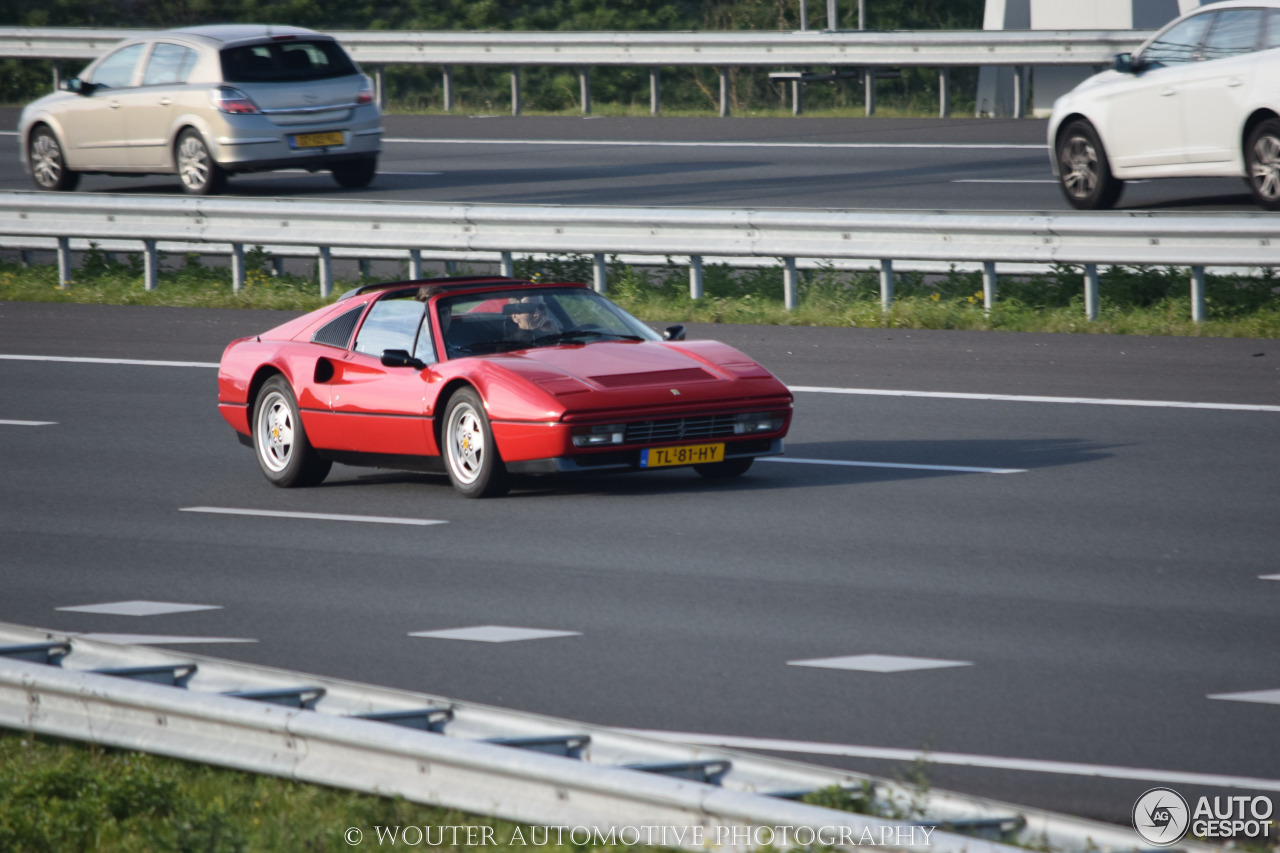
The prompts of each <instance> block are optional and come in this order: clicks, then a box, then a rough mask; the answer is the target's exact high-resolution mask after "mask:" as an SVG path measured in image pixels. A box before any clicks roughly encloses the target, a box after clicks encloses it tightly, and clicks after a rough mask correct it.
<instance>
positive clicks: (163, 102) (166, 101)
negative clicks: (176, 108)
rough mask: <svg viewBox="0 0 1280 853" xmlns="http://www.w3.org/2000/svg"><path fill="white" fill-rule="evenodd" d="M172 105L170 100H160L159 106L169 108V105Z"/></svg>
mask: <svg viewBox="0 0 1280 853" xmlns="http://www.w3.org/2000/svg"><path fill="white" fill-rule="evenodd" d="M172 103H173V101H172V99H170V98H161V99H160V106H162V107H167V106H169V105H170V104H172Z"/></svg>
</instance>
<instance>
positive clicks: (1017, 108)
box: [1013, 65, 1026, 118]
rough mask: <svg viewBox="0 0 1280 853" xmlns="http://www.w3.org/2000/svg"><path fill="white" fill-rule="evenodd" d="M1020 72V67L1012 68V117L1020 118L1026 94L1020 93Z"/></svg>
mask: <svg viewBox="0 0 1280 853" xmlns="http://www.w3.org/2000/svg"><path fill="white" fill-rule="evenodd" d="M1022 71H1023V67H1022V66H1021V65H1015V66H1013V117H1014V118H1022V116H1023V104H1022V102H1023V101H1024V100H1026V94H1024V93H1023V91H1022Z"/></svg>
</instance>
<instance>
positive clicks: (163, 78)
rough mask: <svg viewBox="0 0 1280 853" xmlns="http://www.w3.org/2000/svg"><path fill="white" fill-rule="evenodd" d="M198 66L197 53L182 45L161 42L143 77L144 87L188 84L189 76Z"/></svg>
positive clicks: (153, 52)
mask: <svg viewBox="0 0 1280 853" xmlns="http://www.w3.org/2000/svg"><path fill="white" fill-rule="evenodd" d="M195 64H196V52H195V51H194V50H192V49H191V48H189V47H183V46H182V45H180V44H170V43H168V42H160V43H159V44H157V45H156V46H155V49H154V50H152V51H151V58H150V59H148V60H147V70H146V72H144V73H143V75H142V85H144V86H166V85H168V86H172V85H175V84H177V83H185V82H187V75H188V74H190V73H191V68H192V67H193V66H194V65H195Z"/></svg>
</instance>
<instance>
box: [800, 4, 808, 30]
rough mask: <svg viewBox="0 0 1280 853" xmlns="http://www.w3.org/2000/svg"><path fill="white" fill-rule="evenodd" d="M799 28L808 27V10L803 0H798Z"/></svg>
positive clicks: (805, 28) (804, 28)
mask: <svg viewBox="0 0 1280 853" xmlns="http://www.w3.org/2000/svg"><path fill="white" fill-rule="evenodd" d="M800 29H801V30H802V31H803V30H807V29H809V10H808V9H807V8H805V4H804V0H800Z"/></svg>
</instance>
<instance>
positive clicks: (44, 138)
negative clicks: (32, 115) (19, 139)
mask: <svg viewBox="0 0 1280 853" xmlns="http://www.w3.org/2000/svg"><path fill="white" fill-rule="evenodd" d="M27 167H28V168H29V169H30V170H31V180H33V181H35V184H36V186H37V187H39V188H40V189H42V190H54V191H57V192H70V191H71V190H74V189H75V188H76V184H78V183H80V173H79V172H73V171H71V170H70V169H68V168H67V161H66V157H64V156H63V154H62V146H61V145H60V144H59V143H58V137H57V136H55V135H54V133H53V131H52V130H50V129H49V127H48V126H47V125H43V124H42V125H38V126H37V127H36V129H35V130H34V131H33V132H32V133H31V140H30V142H29V143H28V144H27Z"/></svg>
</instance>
